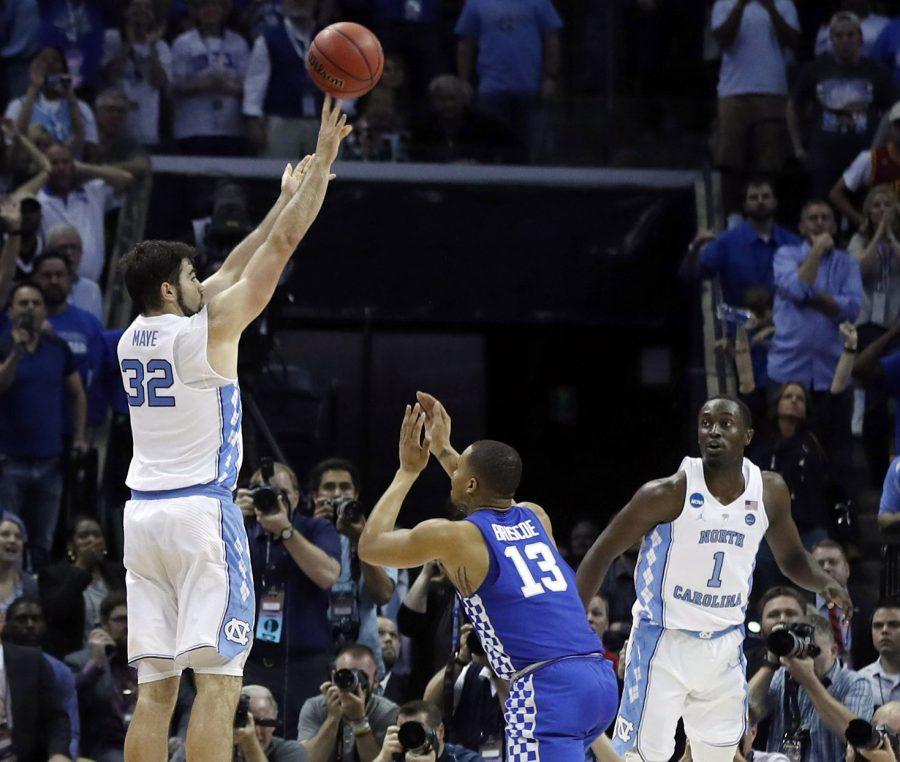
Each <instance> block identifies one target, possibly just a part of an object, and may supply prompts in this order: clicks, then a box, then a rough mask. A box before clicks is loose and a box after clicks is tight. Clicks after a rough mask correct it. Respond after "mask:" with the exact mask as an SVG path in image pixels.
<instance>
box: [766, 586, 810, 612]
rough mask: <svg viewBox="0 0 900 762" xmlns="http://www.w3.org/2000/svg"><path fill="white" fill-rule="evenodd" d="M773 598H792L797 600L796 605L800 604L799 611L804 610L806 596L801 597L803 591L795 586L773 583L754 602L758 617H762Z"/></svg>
mask: <svg viewBox="0 0 900 762" xmlns="http://www.w3.org/2000/svg"><path fill="white" fill-rule="evenodd" d="M774 598H793V599H794V600H795V601H797V605H798V606H800V611H801V612H805V611H806V598H804V597H803V593H801V592H800V591H799V590H798V589H797V588H796V587H791V586H790V585H775V587H770V588H769V589H768V590H766V592H764V593H763V594H762V597H761V598H760V599H759V601H757V603H756V610H757V611H758V612H759V617H760V619H762V615H763V611H765V610H766V606H768V605H769V601H771V600H773V599H774Z"/></svg>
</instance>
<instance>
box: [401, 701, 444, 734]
mask: <svg viewBox="0 0 900 762" xmlns="http://www.w3.org/2000/svg"><path fill="white" fill-rule="evenodd" d="M397 714H402V715H403V716H404V717H415V716H416V715H417V714H424V715H425V717H427V718H428V727H430V728H431V729H432V730H437V729H438V728H439V727H440V725H441V723H442V722H443V721H444V718H443V716H442V715H441V710H440V709H438V708H437V706H436V705H435V704H433V703H432V702H431V701H422V700H421V699H419V700H417V701H407V702H406V703H405V704H404V705H403V706H401V707H400V711H399V712H398V713H397Z"/></svg>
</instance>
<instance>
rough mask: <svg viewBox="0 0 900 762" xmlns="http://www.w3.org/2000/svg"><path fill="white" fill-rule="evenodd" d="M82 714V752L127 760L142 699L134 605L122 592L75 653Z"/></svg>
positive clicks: (101, 760) (107, 602)
mask: <svg viewBox="0 0 900 762" xmlns="http://www.w3.org/2000/svg"><path fill="white" fill-rule="evenodd" d="M65 662H66V664H68V665H69V667H70V668H71V670H72V671H73V672H74V673H75V686H76V687H77V689H78V708H79V711H80V714H81V728H82V734H81V753H82V755H83V756H86V757H90V758H91V759H95V760H97V761H98V762H122V761H123V760H124V758H125V757H124V748H125V731H126V730H127V729H128V724H129V723H130V722H131V715H132V714H133V712H134V705H135V702H136V701H137V670H136V669H135V668H134V667H131V666H129V664H128V606H127V605H126V602H125V594H124V593H122V592H117V593H112V594H111V595H108V596H107V597H106V598H105V599H104V600H103V603H102V604H101V606H100V626H99V627H97V628H96V629H94V630H93V631H92V632H91V635H90V637H89V638H88V643H87V647H86V648H84V649H81V650H79V651H76V652H75V653H71V654H69V655H68V656H66V658H65Z"/></svg>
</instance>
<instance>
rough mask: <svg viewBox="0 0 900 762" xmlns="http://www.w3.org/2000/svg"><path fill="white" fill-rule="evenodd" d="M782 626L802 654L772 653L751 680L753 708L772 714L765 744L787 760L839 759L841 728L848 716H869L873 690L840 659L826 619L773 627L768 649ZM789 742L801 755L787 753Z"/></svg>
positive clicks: (828, 761) (841, 753)
mask: <svg viewBox="0 0 900 762" xmlns="http://www.w3.org/2000/svg"><path fill="white" fill-rule="evenodd" d="M802 625H807V627H806V628H803V627H802ZM785 630H786V631H789V632H791V634H792V636H793V642H794V646H796V647H799V651H800V653H801V655H798V656H793V657H791V656H785V657H782V658H780V659H778V658H776V656H775V655H774V654H773V653H771V652H770V653H769V654H768V656H767V659H766V661H765V662H764V663H763V666H762V667H761V668H760V669H759V671H758V672H757V673H756V674H755V675H754V676H753V679H752V680H751V681H750V705H751V707H752V709H753V711H754V713H755V714H756V715H757V716H759V717H766V716H769V715H771V716H772V724H771V727H770V729H769V740H768V743H767V745H766V749H767V751H781V752H783V753H785V754H786V755H787V756H788V757H790V758H791V759H803V760H805V761H806V760H808V761H809V762H838V760H841V759H843V757H844V749H845V744H844V732H845V730H846V729H847V725H848V724H849V722H850V720H853V719H856V718H862V719H869V718H870V717H871V716H872V709H873V702H872V689H871V688H870V686H869V683H868V681H867V680H866V678H865V677H863V676H862V675H859V674H857V673H856V672H852V671H851V670H849V669H847V668H846V667H844V666H843V665H842V664H841V662H840V661H839V660H838V658H837V653H838V648H837V644H836V643H835V639H834V633H833V632H832V629H831V625H830V624H829V623H828V622H827V621H826V620H825V619H823V618H822V617H820V616H809V617H804V618H803V619H801V620H799V621H798V622H795V623H793V624H791V625H788V626H787V627H782V628H778V629H776V630H774V631H773V635H772V636H770V638H769V642H768V645H769V647H770V650H771V648H773V647H774V646H773V645H772V642H771V641H772V637H774V635H775V634H777V633H778V632H782V631H785ZM792 647H793V646H792ZM807 654H809V655H807ZM811 654H815V655H814V656H812V657H811ZM795 690H796V693H795ZM786 695H787V698H788V700H787V701H786V700H785V697H786ZM803 729H805V730H806V733H804V732H803ZM804 736H808V737H804ZM792 745H797V746H799V747H800V748H801V750H802V751H801V752H800V753H799V755H798V753H797V752H794V756H792V755H791V753H789V750H790V747H791V746H792Z"/></svg>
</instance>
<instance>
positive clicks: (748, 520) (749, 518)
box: [744, 513, 756, 527]
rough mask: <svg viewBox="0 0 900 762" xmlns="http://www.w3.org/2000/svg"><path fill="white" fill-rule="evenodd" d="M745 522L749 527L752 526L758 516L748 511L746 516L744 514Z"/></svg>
mask: <svg viewBox="0 0 900 762" xmlns="http://www.w3.org/2000/svg"><path fill="white" fill-rule="evenodd" d="M744 523H745V524H746V525H747V526H748V527H752V526H753V525H754V524H755V523H756V516H754V515H753V514H752V513H748V514H747V515H746V516H744Z"/></svg>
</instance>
